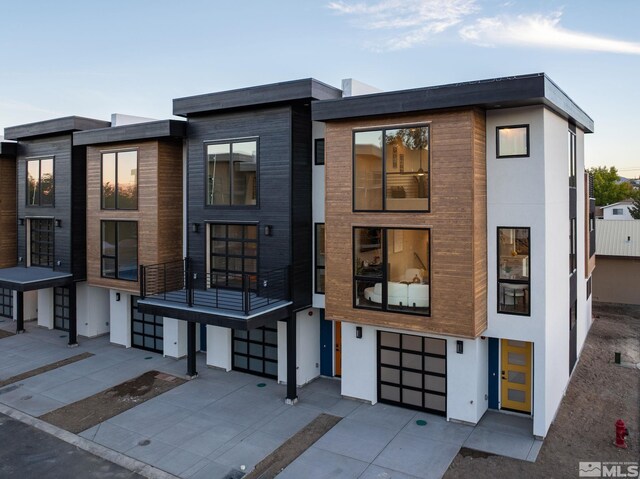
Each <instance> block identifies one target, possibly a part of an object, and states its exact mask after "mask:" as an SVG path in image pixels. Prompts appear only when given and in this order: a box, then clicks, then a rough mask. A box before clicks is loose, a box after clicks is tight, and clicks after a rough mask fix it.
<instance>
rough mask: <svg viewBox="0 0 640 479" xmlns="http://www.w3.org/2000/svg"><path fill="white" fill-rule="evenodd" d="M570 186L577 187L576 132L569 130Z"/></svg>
mask: <svg viewBox="0 0 640 479" xmlns="http://www.w3.org/2000/svg"><path fill="white" fill-rule="evenodd" d="M569 186H570V187H572V188H575V187H576V134H575V133H574V132H572V131H569Z"/></svg>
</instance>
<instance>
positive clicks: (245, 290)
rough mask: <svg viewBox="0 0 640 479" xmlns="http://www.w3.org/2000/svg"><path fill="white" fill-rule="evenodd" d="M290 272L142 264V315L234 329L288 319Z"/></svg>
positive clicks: (185, 263)
mask: <svg viewBox="0 0 640 479" xmlns="http://www.w3.org/2000/svg"><path fill="white" fill-rule="evenodd" d="M289 278H290V268H289V267H286V268H280V269H275V270H271V271H266V272H260V273H257V274H236V273H210V272H206V271H204V270H198V269H196V268H193V267H192V262H191V260H190V259H189V258H185V259H184V260H183V261H174V262H171V263H162V264H155V265H142V266H140V299H139V301H138V308H139V309H140V311H141V312H143V313H148V314H155V315H159V316H166V317H170V318H176V319H183V320H187V321H194V322H198V323H204V324H211V325H215V326H222V327H230V328H233V329H252V328H255V327H259V326H262V325H264V324H266V323H268V322H270V321H275V320H279V319H285V318H286V317H287V316H288V306H290V305H291V304H292V303H291V301H290V295H289V283H290V282H289Z"/></svg>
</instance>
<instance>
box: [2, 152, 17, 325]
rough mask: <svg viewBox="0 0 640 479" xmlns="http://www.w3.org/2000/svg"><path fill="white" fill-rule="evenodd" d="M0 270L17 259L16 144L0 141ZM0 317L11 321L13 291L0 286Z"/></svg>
mask: <svg viewBox="0 0 640 479" xmlns="http://www.w3.org/2000/svg"><path fill="white" fill-rule="evenodd" d="M0 231H2V234H1V235H0V268H9V267H12V266H15V264H16V262H17V258H18V227H17V204H16V144H15V143H12V142H9V141H0ZM0 317H2V318H8V319H13V290H11V289H9V288H5V287H4V286H2V285H0Z"/></svg>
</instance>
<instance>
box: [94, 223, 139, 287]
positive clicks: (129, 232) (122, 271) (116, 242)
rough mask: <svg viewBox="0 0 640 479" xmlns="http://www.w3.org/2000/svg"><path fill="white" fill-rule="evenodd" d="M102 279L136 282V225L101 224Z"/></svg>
mask: <svg viewBox="0 0 640 479" xmlns="http://www.w3.org/2000/svg"><path fill="white" fill-rule="evenodd" d="M101 240H102V242H101V245H102V246H101V256H102V277H103V278H115V279H124V280H126V281H137V280H138V223H137V222H136V221H102V222H101Z"/></svg>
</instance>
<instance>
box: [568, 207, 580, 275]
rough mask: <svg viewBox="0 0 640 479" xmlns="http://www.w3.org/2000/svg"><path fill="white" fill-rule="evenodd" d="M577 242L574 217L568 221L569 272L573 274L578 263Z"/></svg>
mask: <svg viewBox="0 0 640 479" xmlns="http://www.w3.org/2000/svg"><path fill="white" fill-rule="evenodd" d="M577 249H578V242H577V237H576V219H575V218H571V221H570V222H569V274H570V275H571V274H573V273H574V272H575V270H576V268H577V265H578V252H577Z"/></svg>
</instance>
